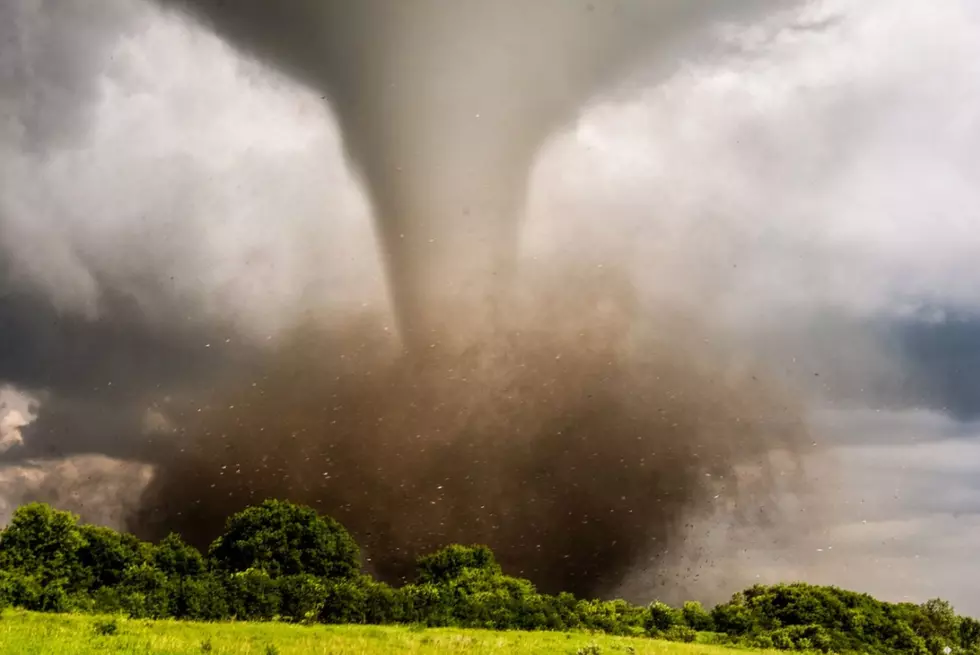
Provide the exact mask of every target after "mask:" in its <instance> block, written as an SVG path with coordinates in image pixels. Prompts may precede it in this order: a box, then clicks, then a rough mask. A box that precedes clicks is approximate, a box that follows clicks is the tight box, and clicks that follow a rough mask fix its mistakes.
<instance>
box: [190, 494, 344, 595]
mask: <svg viewBox="0 0 980 655" xmlns="http://www.w3.org/2000/svg"><path fill="white" fill-rule="evenodd" d="M209 557H210V559H211V562H212V563H213V564H214V566H215V567H216V568H218V569H220V570H224V571H228V572H242V571H247V570H249V569H258V570H262V571H265V572H266V573H267V574H268V575H269V576H270V577H272V578H277V577H280V576H284V575H301V574H310V575H314V576H317V577H321V578H331V579H350V578H353V577H355V576H357V575H358V573H359V570H360V556H359V552H358V548H357V544H356V543H355V542H354V539H353V538H352V537H351V536H350V534H349V533H348V532H347V530H345V529H344V527H343V526H342V525H341V524H340V523H338V522H337V521H335V520H333V519H331V518H328V517H323V516H320V515H318V514H317V513H316V511H315V510H313V509H311V508H309V507H303V506H300V505H294V504H292V503H288V502H283V501H278V500H267V501H265V502H264V503H262V504H261V505H259V506H258V507H250V508H248V509H246V510H244V511H242V512H239V513H238V514H235V515H234V516H232V517H231V518H230V519H229V520H228V523H227V526H226V529H225V533H224V535H222V536H221V537H219V538H218V539H217V540H215V542H214V543H213V544H212V545H211V548H210V551H209Z"/></svg>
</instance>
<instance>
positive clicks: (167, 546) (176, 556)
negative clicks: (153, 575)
mask: <svg viewBox="0 0 980 655" xmlns="http://www.w3.org/2000/svg"><path fill="white" fill-rule="evenodd" d="M152 559H153V565H154V566H155V567H156V568H157V569H159V570H160V571H162V572H163V573H164V574H165V575H167V576H175V577H180V578H188V577H191V578H192V577H197V576H199V575H201V574H203V573H204V571H205V569H206V567H205V565H204V557H202V556H201V553H200V552H199V551H198V550H197V549H196V548H194V547H193V546H191V545H189V544H187V543H186V542H185V541H184V540H183V539H181V538H180V535H178V534H175V533H170V534H169V535H167V536H166V538H164V539H163V541H161V542H160V543H159V544H157V545H156V547H154V549H153V555H152Z"/></svg>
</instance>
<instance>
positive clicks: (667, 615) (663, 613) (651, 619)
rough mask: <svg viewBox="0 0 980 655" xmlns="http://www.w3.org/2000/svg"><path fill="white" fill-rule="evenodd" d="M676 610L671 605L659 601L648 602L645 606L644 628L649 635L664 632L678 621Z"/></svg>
mask: <svg viewBox="0 0 980 655" xmlns="http://www.w3.org/2000/svg"><path fill="white" fill-rule="evenodd" d="M677 618H678V617H677V612H676V611H675V610H674V608H673V607H671V606H670V605H668V604H666V603H661V602H660V601H657V602H654V603H650V607H648V608H647V618H646V626H645V627H646V629H647V632H648V633H649V634H651V635H655V634H658V633H661V632H666V631H667V630H669V629H670V628H672V627H673V626H675V625H676V624H677V623H679V621H678V620H677Z"/></svg>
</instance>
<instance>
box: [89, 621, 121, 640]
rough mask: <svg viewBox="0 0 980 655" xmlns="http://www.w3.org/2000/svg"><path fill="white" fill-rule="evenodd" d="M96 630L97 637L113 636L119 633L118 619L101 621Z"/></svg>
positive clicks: (97, 622) (97, 623)
mask: <svg viewBox="0 0 980 655" xmlns="http://www.w3.org/2000/svg"><path fill="white" fill-rule="evenodd" d="M94 628H95V634H97V635H103V636H112V635H115V634H116V633H117V632H119V623H117V622H116V619H99V620H98V621H96V622H95V626H94Z"/></svg>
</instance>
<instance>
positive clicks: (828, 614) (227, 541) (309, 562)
mask: <svg viewBox="0 0 980 655" xmlns="http://www.w3.org/2000/svg"><path fill="white" fill-rule="evenodd" d="M6 606H13V607H16V608H23V609H28V610H33V611H41V612H95V613H104V614H112V615H117V614H122V615H126V616H129V617H133V618H138V619H144V620H145V619H156V618H177V619H190V620H199V621H219V620H226V619H238V620H241V621H272V620H281V621H284V622H292V623H308V624H309V623H326V624H372V625H386V624H402V625H409V626H419V627H420V628H419V629H424V628H425V627H428V628H436V627H438V628H446V629H459V628H484V629H495V630H524V631H542V630H544V631H577V632H584V633H591V634H600V633H605V634H608V635H623V636H640V635H648V636H653V637H657V638H659V639H663V640H668V641H679V642H694V641H700V642H702V643H703V642H705V641H708V640H714V641H716V642H720V643H726V644H738V645H742V646H750V647H756V648H767V649H769V648H772V649H780V650H795V651H808V652H814V651H822V652H836V653H857V652H860V653H865V654H867V655H898V654H899V653H902V654H911V655H940V654H941V653H943V652H944V651H945V649H946V648H950V649H951V650H952V651H953V652H955V653H957V655H959V654H961V653H977V654H978V655H980V621H977V620H974V619H972V618H968V617H960V616H957V614H956V612H955V610H954V609H953V607H952V606H951V605H950V604H949V603H948V602H946V601H943V600H940V599H933V600H930V601H928V602H926V603H923V604H921V605H915V604H911V603H900V604H893V603H885V602H882V601H878V600H876V599H874V598H872V597H871V596H868V595H867V594H859V593H855V592H850V591H845V590H842V589H838V588H836V587H820V586H814V585H806V584H799V583H797V584H780V585H770V586H765V585H756V586H754V587H751V588H749V589H746V590H744V591H743V592H740V593H737V594H735V595H734V596H732V598H731V600H730V601H729V602H727V603H722V604H720V605H718V606H717V607H715V608H713V609H712V610H711V611H710V612H709V611H708V610H706V609H705V608H704V607H703V606H702V605H701V604H699V603H696V602H688V603H685V604H684V605H683V606H682V607H681V608H680V609H676V608H673V607H671V606H669V605H667V604H665V603H660V602H655V603H652V604H651V605H649V606H648V607H642V606H637V605H634V604H631V603H628V602H626V601H623V600H605V601H604V600H586V599H579V598H575V597H574V596H572V595H571V594H567V593H563V594H558V595H554V596H553V595H548V594H542V593H539V592H538V591H537V589H535V587H534V585H533V584H532V583H531V582H530V581H528V580H524V579H522V578H517V577H513V576H508V575H506V574H505V573H504V571H503V570H502V568H501V566H500V565H499V564H498V563H497V561H496V559H495V558H494V555H493V553H492V552H491V551H490V549H489V548H487V547H485V546H478V545H477V546H462V545H458V544H453V545H449V546H447V547H446V548H443V549H442V550H439V551H437V552H435V553H432V554H429V555H426V556H424V557H421V558H419V559H418V561H417V575H416V579H415V581H414V582H413V583H411V584H407V585H405V586H402V587H392V586H389V585H387V584H384V583H381V582H378V581H376V580H374V579H372V578H371V577H370V576H367V575H364V574H363V573H361V572H360V569H359V554H358V548H357V545H356V543H354V540H353V539H352V538H351V536H350V535H349V534H348V533H347V531H346V530H345V529H344V528H343V526H341V525H340V524H339V523H337V522H336V521H333V520H332V519H329V518H325V517H321V516H318V515H317V514H316V512H315V511H313V510H312V509H309V508H306V507H300V506H297V505H292V504H290V503H284V502H278V501H267V502H265V503H263V504H262V505H260V506H258V507H252V508H249V509H246V510H245V511H243V512H241V513H239V514H236V515H235V516H233V517H231V518H230V519H229V521H228V523H227V528H226V531H225V534H223V535H222V536H221V537H219V538H218V539H217V540H215V542H214V543H213V544H212V547H211V549H210V551H209V555H208V557H207V558H206V557H204V556H202V554H201V553H200V552H199V551H197V550H196V549H195V548H194V547H193V546H190V545H188V544H187V543H185V542H184V541H183V540H182V539H181V538H180V536H179V535H175V534H173V535H170V536H168V537H167V538H165V539H164V540H163V541H161V542H160V543H159V544H156V545H151V544H146V543H143V542H141V541H139V540H138V539H136V538H135V537H133V536H132V535H128V534H122V533H118V532H116V531H114V530H110V529H108V528H103V527H96V526H90V525H80V524H79V523H78V519H77V518H76V517H75V516H74V515H72V514H70V513H67V512H61V511H58V510H55V509H52V508H51V507H48V506H47V505H43V504H37V503H35V504H31V505H25V506H23V507H21V508H19V509H18V510H17V511H16V512H15V513H14V516H13V518H12V520H11V522H10V524H9V525H8V526H7V528H6V529H5V530H3V532H2V533H0V608H3V607H6ZM100 625H102V627H99V626H100ZM108 625H109V623H105V624H104V625H103V624H93V627H92V628H91V629H92V630H93V631H94V632H95V633H97V635H98V637H99V638H102V637H108V636H111V634H114V632H113V631H114V630H115V628H109V627H106V626H108ZM113 625H114V624H113ZM699 635H700V636H699ZM126 639H128V633H127V637H126ZM207 639H209V637H207V636H206V635H202V636H201V640H199V641H198V642H197V644H198V645H199V646H200V649H199V650H203V649H204V644H210V643H211V642H210V641H207ZM202 640H203V641H202ZM260 643H264V644H266V645H269V644H272V642H271V641H264V642H260ZM589 646H590V644H588V643H580V644H578V645H577V646H576V648H580V649H581V648H586V649H587V648H588V647H589ZM275 648H278V645H276V646H275ZM630 648H632V646H630ZM562 650H565V651H566V652H567V649H564V648H563V649H562ZM573 650H574V649H573ZM195 652H196V651H195Z"/></svg>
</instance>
